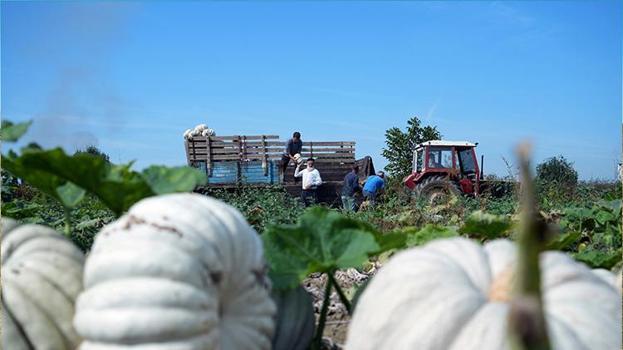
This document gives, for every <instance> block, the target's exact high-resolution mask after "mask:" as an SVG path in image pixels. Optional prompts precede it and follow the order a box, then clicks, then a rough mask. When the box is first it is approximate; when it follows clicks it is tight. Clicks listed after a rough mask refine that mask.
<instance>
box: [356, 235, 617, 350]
mask: <svg viewBox="0 0 623 350" xmlns="http://www.w3.org/2000/svg"><path fill="white" fill-rule="evenodd" d="M515 259H516V252H515V245H514V243H512V242H510V241H507V240H496V241H492V242H490V243H487V244H485V245H484V247H483V246H480V245H478V244H476V243H474V242H472V241H470V240H467V239H464V238H453V239H443V240H437V241H433V242H431V243H429V244H427V245H425V246H422V247H416V248H413V249H410V250H407V251H404V252H401V253H399V254H397V255H395V256H394V257H393V258H392V259H390V261H389V262H388V263H387V264H386V265H385V266H383V267H382V268H381V269H380V270H379V272H378V274H377V275H376V276H375V277H374V278H373V279H372V280H371V282H370V284H369V285H368V287H367V288H366V289H365V291H364V292H363V294H362V296H361V298H360V299H359V302H358V304H357V308H356V310H355V313H354V315H353V319H352V322H351V324H350V328H349V331H348V340H347V344H346V349H353V350H354V349H356V350H364V349H394V350H400V349H420V350H459V349H460V350H501V349H509V344H508V342H507V338H508V336H507V317H508V311H509V298H510V291H511V289H512V287H511V284H512V280H513V274H514V265H515ZM541 271H542V283H541V286H542V292H543V302H544V312H545V318H546V322H547V329H548V333H549V338H550V342H551V345H552V349H559V350H563V349H564V350H613V349H620V348H621V295H620V294H619V292H618V291H617V289H616V288H614V287H613V285H612V284H611V283H607V282H605V281H604V280H603V279H602V278H600V277H598V276H597V275H596V274H595V273H593V272H592V271H591V270H590V269H589V268H587V267H586V266H585V265H583V264H580V263H578V262H576V261H574V260H573V259H571V258H570V257H568V256H567V255H565V254H563V253H560V252H545V253H542V254H541Z"/></svg>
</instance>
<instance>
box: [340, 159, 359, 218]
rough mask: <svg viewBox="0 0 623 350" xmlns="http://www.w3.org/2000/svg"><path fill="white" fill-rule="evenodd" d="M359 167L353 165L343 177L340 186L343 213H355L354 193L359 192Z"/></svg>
mask: <svg viewBox="0 0 623 350" xmlns="http://www.w3.org/2000/svg"><path fill="white" fill-rule="evenodd" d="M358 173H359V167H358V166H357V165H353V167H352V168H351V171H350V172H349V173H348V174H346V176H345V177H344V185H343V186H342V207H343V208H344V210H345V211H355V193H357V192H358V191H361V186H359V176H358V175H357V174H358Z"/></svg>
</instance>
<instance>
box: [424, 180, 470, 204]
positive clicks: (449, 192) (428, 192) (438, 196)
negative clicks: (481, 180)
mask: <svg viewBox="0 0 623 350" xmlns="http://www.w3.org/2000/svg"><path fill="white" fill-rule="evenodd" d="M415 191H416V194H417V196H418V197H419V198H424V199H425V200H426V201H427V202H428V204H429V205H431V206H436V205H442V204H446V203H448V202H449V201H450V200H451V199H452V198H453V197H457V196H459V195H460V194H461V190H459V187H458V186H457V184H456V183H455V182H453V181H450V180H449V179H448V178H447V177H444V176H430V177H428V178H426V179H424V180H423V181H422V182H420V183H419V184H418V185H417V187H416V188H415Z"/></svg>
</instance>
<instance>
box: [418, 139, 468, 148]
mask: <svg viewBox="0 0 623 350" xmlns="http://www.w3.org/2000/svg"><path fill="white" fill-rule="evenodd" d="M476 145H478V144H477V143H472V142H468V141H448V140H433V141H426V142H422V143H420V144H419V145H418V147H423V146H459V147H476Z"/></svg>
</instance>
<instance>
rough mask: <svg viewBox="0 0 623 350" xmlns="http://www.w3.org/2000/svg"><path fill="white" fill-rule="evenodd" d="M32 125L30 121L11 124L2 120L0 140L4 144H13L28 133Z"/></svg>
mask: <svg viewBox="0 0 623 350" xmlns="http://www.w3.org/2000/svg"><path fill="white" fill-rule="evenodd" d="M31 124H32V120H30V121H27V122H23V123H17V124H13V123H11V122H10V121H6V120H3V121H2V128H0V140H2V141H5V142H15V141H17V140H19V138H20V137H22V135H24V134H25V133H26V131H28V128H29V127H30V125H31Z"/></svg>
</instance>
